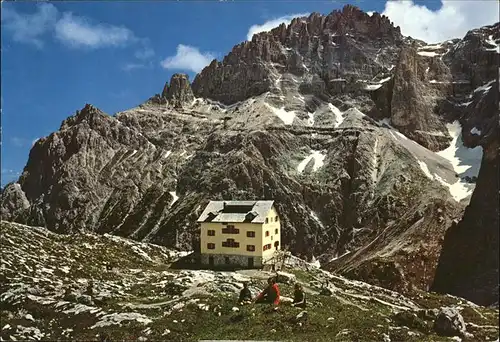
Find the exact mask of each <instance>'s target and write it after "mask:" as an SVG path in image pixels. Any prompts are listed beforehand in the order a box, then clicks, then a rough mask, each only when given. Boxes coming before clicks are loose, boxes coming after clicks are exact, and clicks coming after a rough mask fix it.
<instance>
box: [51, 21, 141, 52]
mask: <svg viewBox="0 0 500 342" xmlns="http://www.w3.org/2000/svg"><path fill="white" fill-rule="evenodd" d="M55 35H56V38H57V39H59V40H60V41H61V42H63V43H64V44H66V45H68V46H71V47H77V48H79V47H88V48H92V49H95V48H101V47H107V46H123V45H126V44H127V43H130V42H133V41H135V40H136V39H137V38H136V37H135V36H134V33H133V32H132V31H130V30H129V29H128V28H125V27H119V26H113V25H108V24H94V23H91V22H90V20H88V19H86V18H84V17H77V16H74V15H73V14H72V13H69V12H65V13H63V16H62V18H61V19H60V20H58V21H57V23H56V26H55Z"/></svg>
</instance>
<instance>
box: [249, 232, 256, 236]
mask: <svg viewBox="0 0 500 342" xmlns="http://www.w3.org/2000/svg"><path fill="white" fill-rule="evenodd" d="M247 237H255V232H247Z"/></svg>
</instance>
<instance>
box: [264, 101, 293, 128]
mask: <svg viewBox="0 0 500 342" xmlns="http://www.w3.org/2000/svg"><path fill="white" fill-rule="evenodd" d="M265 105H266V106H267V107H268V108H269V109H270V110H271V111H272V112H273V113H274V114H275V115H276V116H277V117H279V118H280V119H281V121H283V123H284V124H285V125H291V124H292V123H293V120H294V119H295V112H294V111H286V110H285V107H281V108H276V107H273V106H271V105H270V104H268V103H265Z"/></svg>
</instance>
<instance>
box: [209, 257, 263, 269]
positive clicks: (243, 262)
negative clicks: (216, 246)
mask: <svg viewBox="0 0 500 342" xmlns="http://www.w3.org/2000/svg"><path fill="white" fill-rule="evenodd" d="M200 257H201V260H200V261H201V263H202V264H203V265H209V264H210V261H209V260H210V257H213V258H214V263H213V264H214V266H223V265H237V266H241V267H245V268H248V259H249V258H253V267H254V268H260V267H262V257H261V256H254V257H249V256H246V255H228V254H201V256H200ZM226 258H228V259H229V260H228V261H229V263H228V262H226Z"/></svg>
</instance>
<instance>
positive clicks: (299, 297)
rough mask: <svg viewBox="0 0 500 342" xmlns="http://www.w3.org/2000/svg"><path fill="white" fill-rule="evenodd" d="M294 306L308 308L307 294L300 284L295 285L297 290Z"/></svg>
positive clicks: (294, 293) (294, 296) (295, 291)
mask: <svg viewBox="0 0 500 342" xmlns="http://www.w3.org/2000/svg"><path fill="white" fill-rule="evenodd" d="M292 306H295V307H298V308H303V309H305V307H306V294H305V292H304V289H303V288H302V285H300V284H299V283H295V289H294V291H293V303H292Z"/></svg>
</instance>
